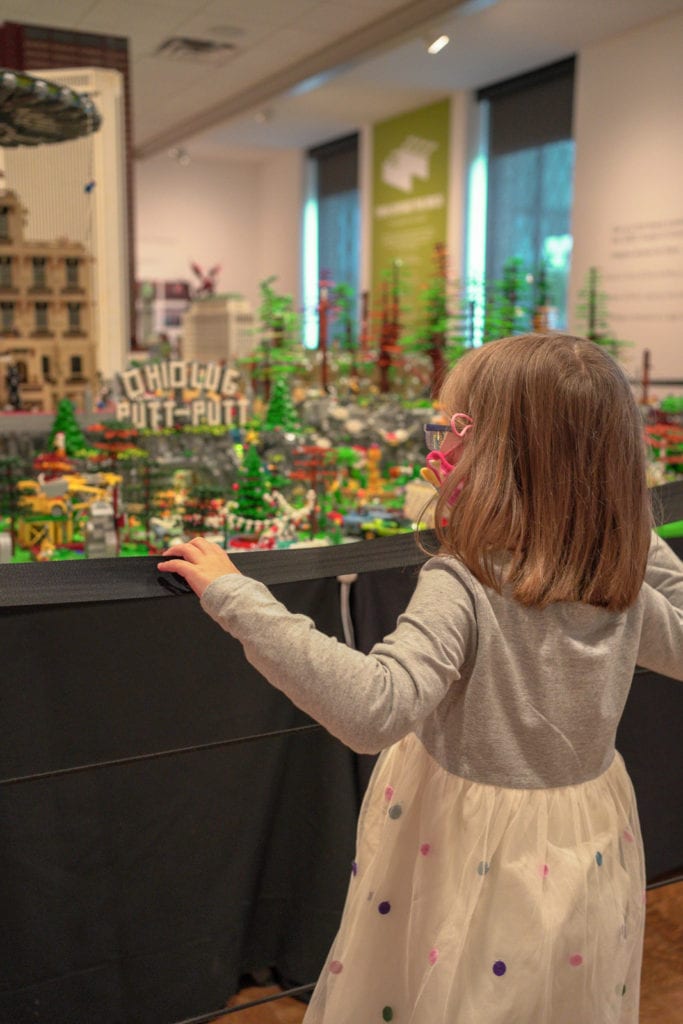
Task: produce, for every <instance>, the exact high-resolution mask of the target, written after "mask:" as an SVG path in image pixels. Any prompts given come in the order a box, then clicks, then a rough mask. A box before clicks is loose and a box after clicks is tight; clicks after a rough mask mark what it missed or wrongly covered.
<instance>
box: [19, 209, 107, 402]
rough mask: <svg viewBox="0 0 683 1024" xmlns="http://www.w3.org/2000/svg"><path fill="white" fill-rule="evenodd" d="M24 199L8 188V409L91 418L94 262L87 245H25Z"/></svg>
mask: <svg viewBox="0 0 683 1024" xmlns="http://www.w3.org/2000/svg"><path fill="white" fill-rule="evenodd" d="M24 216H25V210H24V208H23V207H22V205H21V202H20V200H19V197H18V196H17V195H16V194H15V193H14V192H11V191H7V190H0V362H1V363H3V364H4V365H5V367H6V372H5V374H3V375H0V408H4V409H11V410H14V411H25V412H48V413H53V412H55V410H56V408H57V405H58V402H59V400H60V399H62V398H68V399H69V400H70V401H71V402H73V404H74V405H75V406H76V408H77V409H78V410H79V411H80V412H83V411H84V410H85V407H86V404H87V395H88V393H89V392H90V393H91V392H92V389H93V388H94V387H95V382H96V378H97V368H96V365H95V340H94V336H93V305H94V303H93V296H92V282H91V264H92V259H91V257H90V255H89V253H88V252H87V251H86V249H85V248H84V246H83V245H81V244H80V242H68V241H66V240H65V239H59V240H57V241H47V242H29V241H26V240H25V239H24Z"/></svg>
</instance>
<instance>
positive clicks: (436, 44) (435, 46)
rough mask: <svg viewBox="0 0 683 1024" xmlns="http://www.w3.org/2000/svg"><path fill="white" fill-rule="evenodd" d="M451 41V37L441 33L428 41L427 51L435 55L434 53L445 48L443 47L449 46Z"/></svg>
mask: <svg viewBox="0 0 683 1024" xmlns="http://www.w3.org/2000/svg"><path fill="white" fill-rule="evenodd" d="M449 43H450V39H449V37H448V36H443V35H441V36H436V38H435V39H432V40H431V41H430V42H429V43H428V45H427V53H431V54H432V56H433V55H434V54H435V53H441V51H442V50H443V48H444V47H445V46H448V44H449Z"/></svg>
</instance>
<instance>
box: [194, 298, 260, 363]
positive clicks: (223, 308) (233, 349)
mask: <svg viewBox="0 0 683 1024" xmlns="http://www.w3.org/2000/svg"><path fill="white" fill-rule="evenodd" d="M181 345H182V356H183V359H186V360H188V361H190V360H196V361H197V362H200V363H227V364H228V365H234V363H235V362H236V361H237V360H238V359H243V358H244V357H246V356H248V355H249V354H250V352H251V351H252V350H253V348H254V346H255V338H254V315H253V313H252V311H251V307H250V305H249V303H248V302H247V300H246V299H243V298H241V297H240V296H233V295H227V296H226V295H208V296H206V297H205V298H201V299H195V300H194V302H193V303H192V304H191V306H190V308H189V309H188V310H187V312H186V313H185V315H184V317H183V328H182V342H181Z"/></svg>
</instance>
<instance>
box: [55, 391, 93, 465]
mask: <svg viewBox="0 0 683 1024" xmlns="http://www.w3.org/2000/svg"><path fill="white" fill-rule="evenodd" d="M60 433H61V434H63V435H64V452H65V453H66V454H67V455H71V456H73V455H79V454H82V453H83V452H84V451H85V449H86V448H87V447H88V445H87V442H86V440H85V435H84V433H83V431H82V430H81V428H80V426H79V424H78V420H77V419H76V413H75V411H74V407H73V403H72V402H70V401H69V399H68V398H63V399H62V400H61V402H60V403H59V405H58V406H57V415H56V416H55V419H54V422H53V424H52V429H51V430H50V438H49V444H50V447H51V448H54V446H55V438H56V436H57V434H60Z"/></svg>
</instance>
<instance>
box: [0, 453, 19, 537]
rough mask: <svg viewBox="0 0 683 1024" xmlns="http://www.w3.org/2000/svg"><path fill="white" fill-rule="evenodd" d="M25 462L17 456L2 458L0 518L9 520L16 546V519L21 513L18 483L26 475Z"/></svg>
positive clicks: (0, 466) (0, 465) (11, 534)
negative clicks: (19, 512)
mask: <svg viewBox="0 0 683 1024" xmlns="http://www.w3.org/2000/svg"><path fill="white" fill-rule="evenodd" d="M24 470H25V464H24V460H23V459H20V458H19V457H18V456H16V455H2V456H0V517H2V518H3V519H6V520H7V524H8V526H9V531H8V532H9V534H10V537H11V538H12V546H14V529H15V519H16V517H17V513H18V511H19V493H18V490H17V483H18V481H19V480H20V479H21V478H22V476H23V475H24Z"/></svg>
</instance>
